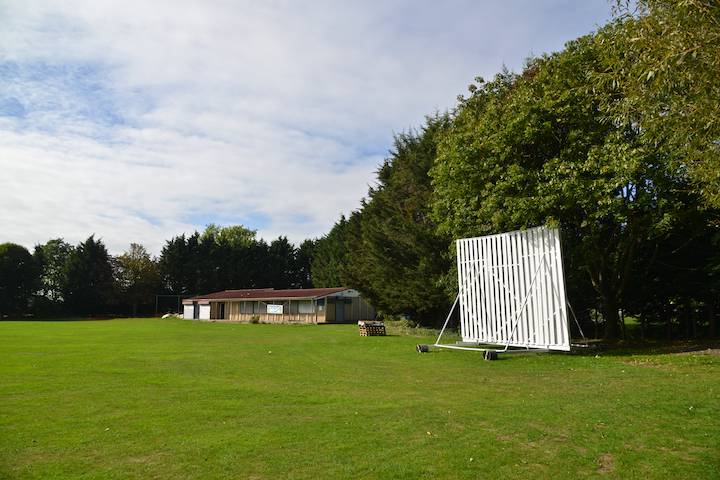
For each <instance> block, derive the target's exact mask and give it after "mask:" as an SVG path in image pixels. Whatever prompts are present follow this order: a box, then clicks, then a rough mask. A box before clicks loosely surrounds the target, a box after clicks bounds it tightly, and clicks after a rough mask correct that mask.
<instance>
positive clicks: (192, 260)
mask: <svg viewBox="0 0 720 480" xmlns="http://www.w3.org/2000/svg"><path fill="white" fill-rule="evenodd" d="M313 247H314V243H313V241H312V240H307V241H305V242H304V243H303V244H302V245H301V246H300V248H296V247H295V246H294V245H293V244H292V243H290V242H289V241H288V239H287V237H282V236H281V237H278V238H277V239H275V240H273V241H272V242H271V243H270V244H268V243H266V242H265V241H264V240H257V239H256V238H255V232H254V231H253V230H249V229H246V228H245V227H243V226H240V225H236V226H231V227H218V226H216V225H213V224H211V225H208V227H207V228H206V229H205V231H204V232H203V233H202V234H199V233H197V232H195V233H194V234H193V235H191V236H189V237H185V235H180V236H177V237H174V238H172V239H170V240H168V241H167V242H166V244H165V246H164V247H163V249H162V253H161V254H160V258H159V259H158V265H159V269H160V273H161V277H162V281H163V284H164V286H165V288H166V289H167V291H169V292H171V293H173V294H176V295H193V294H198V293H208V292H213V291H217V290H226V289H236V288H268V287H272V288H298V287H308V286H310V285H311V284H310V276H309V273H308V272H309V269H310V264H311V262H312V255H313V250H314V248H313Z"/></svg>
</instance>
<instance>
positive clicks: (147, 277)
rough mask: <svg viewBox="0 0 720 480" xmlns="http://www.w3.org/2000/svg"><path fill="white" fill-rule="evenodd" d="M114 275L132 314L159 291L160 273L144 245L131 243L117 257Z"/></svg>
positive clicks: (149, 302) (135, 313)
mask: <svg viewBox="0 0 720 480" xmlns="http://www.w3.org/2000/svg"><path fill="white" fill-rule="evenodd" d="M115 265H116V276H117V281H118V285H119V287H120V293H121V295H122V296H123V297H124V299H125V300H126V301H127V302H128V303H129V304H130V305H131V306H132V313H133V315H137V313H138V306H140V305H141V304H143V303H144V304H145V305H146V306H149V305H150V304H151V303H152V301H153V296H154V295H155V294H156V293H158V292H160V288H161V287H160V273H159V271H158V266H157V263H156V262H155V260H154V259H153V258H152V257H151V256H150V254H149V253H148V252H147V250H146V249H145V247H143V246H142V245H138V244H137V243H131V244H130V249H129V250H128V251H127V252H125V253H123V254H122V255H120V256H119V257H117V259H116V261H115Z"/></svg>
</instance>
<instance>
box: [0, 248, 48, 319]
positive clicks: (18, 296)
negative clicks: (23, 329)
mask: <svg viewBox="0 0 720 480" xmlns="http://www.w3.org/2000/svg"><path fill="white" fill-rule="evenodd" d="M39 273H40V270H39V268H38V265H37V264H36V262H35V260H34V259H33V257H32V255H30V252H28V251H27V249H26V248H25V247H23V246H20V245H17V244H14V243H3V244H0V318H2V315H8V314H17V313H27V312H28V311H29V309H28V307H29V302H30V298H31V296H32V294H33V293H34V291H35V289H36V288H37V286H38V284H39Z"/></svg>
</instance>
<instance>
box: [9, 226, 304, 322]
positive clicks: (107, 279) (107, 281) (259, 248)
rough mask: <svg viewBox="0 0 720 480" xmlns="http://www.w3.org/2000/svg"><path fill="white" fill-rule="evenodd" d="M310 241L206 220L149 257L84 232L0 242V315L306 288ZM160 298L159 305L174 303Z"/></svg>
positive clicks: (119, 309) (126, 308) (108, 309)
mask: <svg viewBox="0 0 720 480" xmlns="http://www.w3.org/2000/svg"><path fill="white" fill-rule="evenodd" d="M313 248H314V242H313V241H312V240H306V241H304V242H303V243H302V244H301V245H300V246H299V247H295V246H294V245H293V244H291V243H290V242H288V240H287V238H285V237H279V238H277V239H276V240H273V241H272V242H270V243H269V244H268V243H266V242H265V241H264V240H258V239H257V238H256V235H255V231H253V230H249V229H247V228H244V227H242V226H230V227H218V226H216V225H213V224H211V225H208V226H207V227H206V228H205V230H204V231H203V232H202V233H198V232H195V233H193V234H192V235H190V236H188V237H186V236H185V235H181V236H178V237H174V238H172V239H171V240H168V241H167V242H166V244H165V246H164V248H163V250H162V252H161V254H160V256H159V257H157V258H154V257H153V256H151V255H150V253H148V251H147V250H146V249H145V247H143V246H142V245H138V244H131V245H130V248H129V249H128V250H127V251H126V252H124V253H123V254H121V255H118V256H112V255H110V254H109V253H108V251H107V248H106V247H105V245H104V244H103V242H102V240H100V239H96V238H95V237H94V236H90V237H89V238H88V239H87V240H85V241H84V242H82V243H80V244H78V245H75V246H73V245H70V244H69V243H67V242H65V241H64V240H63V239H53V240H49V241H48V242H47V243H45V244H41V245H37V246H36V247H35V250H34V252H33V253H32V254H31V253H30V252H29V251H28V250H27V249H26V248H25V247H22V246H20V245H16V244H12V243H5V244H1V245H0V315H7V316H17V315H24V314H33V315H37V316H48V315H55V316H57V315H94V314H128V315H129V314H134V315H137V314H148V313H154V310H155V295H157V294H166V295H180V296H189V295H194V294H199V293H208V292H212V291H217V290H224V289H229V288H256V287H257V288H265V287H273V288H305V287H309V286H310V285H311V279H310V264H311V261H312V255H313ZM176 305H177V302H176V301H170V302H168V301H164V302H161V304H160V309H161V311H163V312H164V311H165V310H174V309H176Z"/></svg>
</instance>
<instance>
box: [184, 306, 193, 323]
mask: <svg viewBox="0 0 720 480" xmlns="http://www.w3.org/2000/svg"><path fill="white" fill-rule="evenodd" d="M183 318H184V319H185V320H192V318H193V306H192V305H183Z"/></svg>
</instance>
